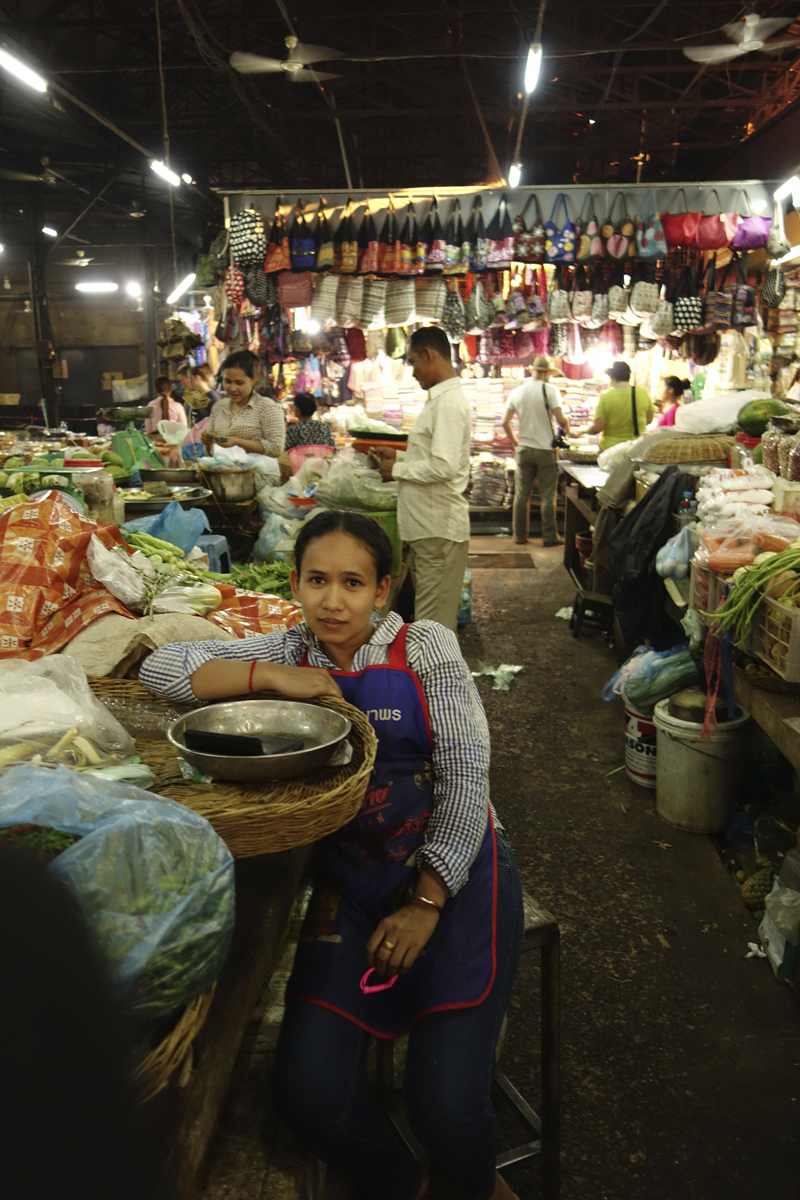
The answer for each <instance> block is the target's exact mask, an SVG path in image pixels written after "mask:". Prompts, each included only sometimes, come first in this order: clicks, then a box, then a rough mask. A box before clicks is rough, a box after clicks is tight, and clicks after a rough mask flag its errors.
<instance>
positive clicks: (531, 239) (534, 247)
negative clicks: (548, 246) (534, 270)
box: [512, 192, 547, 264]
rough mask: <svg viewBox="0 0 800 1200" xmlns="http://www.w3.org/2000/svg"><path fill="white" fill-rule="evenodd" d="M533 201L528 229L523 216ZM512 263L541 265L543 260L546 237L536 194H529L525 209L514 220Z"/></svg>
mask: <svg viewBox="0 0 800 1200" xmlns="http://www.w3.org/2000/svg"><path fill="white" fill-rule="evenodd" d="M531 201H533V209H534V215H533V220H532V221H531V226H530V229H528V228H527V227H526V225H525V214H526V213H527V211H528V208H529V206H530V204H531ZM512 228H513V231H514V261H515V262H522V263H536V264H539V263H543V262H544V258H545V241H546V238H547V235H546V233H545V228H544V220H543V219H542V210H541V209H540V208H539V201H538V200H537V199H536V194H535V193H534V192H531V194H530V196H528V199H527V201H526V202H525V207H524V208H523V210H522V212H521V213H519V215H518V216H516V217H515V218H514V223H513V226H512Z"/></svg>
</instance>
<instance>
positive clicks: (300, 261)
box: [289, 200, 317, 271]
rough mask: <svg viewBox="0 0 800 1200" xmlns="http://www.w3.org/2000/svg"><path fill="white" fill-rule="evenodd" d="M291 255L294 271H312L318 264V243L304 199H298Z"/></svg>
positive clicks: (291, 236) (290, 243)
mask: <svg viewBox="0 0 800 1200" xmlns="http://www.w3.org/2000/svg"><path fill="white" fill-rule="evenodd" d="M289 256H290V258H291V261H292V270H293V271H311V270H313V268H314V267H315V266H316V265H317V244H316V241H315V240H314V234H313V232H312V230H311V227H310V226H309V224H308V222H307V221H306V218H305V213H304V212H303V202H302V200H298V201H297V207H296V208H295V210H294V221H293V223H292V228H291V230H290V232H289Z"/></svg>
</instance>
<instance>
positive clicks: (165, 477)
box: [140, 467, 197, 484]
mask: <svg viewBox="0 0 800 1200" xmlns="http://www.w3.org/2000/svg"><path fill="white" fill-rule="evenodd" d="M140 474H141V476H142V481H143V482H144V481H148V480H151V479H152V480H153V481H154V482H158V481H160V482H161V483H184V484H189V483H197V468H196V467H158V468H156V469H155V470H149V471H144V470H143V471H140Z"/></svg>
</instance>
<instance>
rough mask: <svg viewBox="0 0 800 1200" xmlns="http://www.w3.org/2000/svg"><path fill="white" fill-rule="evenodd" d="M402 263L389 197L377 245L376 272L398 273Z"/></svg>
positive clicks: (394, 216)
mask: <svg viewBox="0 0 800 1200" xmlns="http://www.w3.org/2000/svg"><path fill="white" fill-rule="evenodd" d="M402 265H403V255H402V249H401V245H400V238H399V236H398V230H397V216H396V214H395V211H394V204H393V203H392V199H391V197H389V208H388V211H387V213H386V220H385V221H384V222H383V229H382V230H381V236H380V242H379V245H378V273H379V274H380V275H399V274H400V268H401V267H402Z"/></svg>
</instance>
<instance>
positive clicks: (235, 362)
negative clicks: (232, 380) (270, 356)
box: [222, 350, 258, 379]
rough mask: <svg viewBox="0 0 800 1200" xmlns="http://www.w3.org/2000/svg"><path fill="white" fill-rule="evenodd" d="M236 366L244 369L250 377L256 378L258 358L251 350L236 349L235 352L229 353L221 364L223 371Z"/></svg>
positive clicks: (241, 369)
mask: <svg viewBox="0 0 800 1200" xmlns="http://www.w3.org/2000/svg"><path fill="white" fill-rule="evenodd" d="M236 368H238V369H239V370H240V371H244V373H245V375H249V376H250V378H251V379H257V378H258V359H257V358H256V356H255V354H253V353H252V351H251V350H237V351H236V353H235V354H229V355H228V357H227V358H226V359H225V362H224V363H223V364H222V371H223V373H224V372H225V371H231V370H234V369H236Z"/></svg>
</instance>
